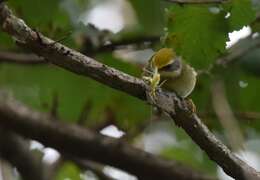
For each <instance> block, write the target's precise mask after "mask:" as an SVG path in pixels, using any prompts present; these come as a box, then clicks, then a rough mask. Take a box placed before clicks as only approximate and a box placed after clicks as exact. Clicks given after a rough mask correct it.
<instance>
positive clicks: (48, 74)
mask: <svg viewBox="0 0 260 180" xmlns="http://www.w3.org/2000/svg"><path fill="white" fill-rule="evenodd" d="M8 4H9V5H10V7H11V8H12V9H13V10H14V11H15V13H16V14H17V15H18V16H19V17H21V18H23V19H24V20H25V21H26V22H27V23H28V24H29V25H30V26H31V27H34V28H35V29H38V30H39V31H41V32H43V33H44V34H45V35H47V36H49V37H51V38H53V39H56V40H59V39H61V38H62V37H64V36H66V39H65V40H63V41H62V43H64V44H66V45H67V46H69V47H72V48H74V49H77V50H79V51H82V52H84V53H85V54H86V55H90V56H92V57H95V59H98V60H100V61H101V62H103V63H105V64H107V65H110V66H112V67H115V68H117V69H120V70H122V71H124V72H126V73H129V74H131V75H134V76H137V77H140V74H141V65H142V64H144V63H145V62H146V61H147V60H148V59H149V57H150V56H151V53H152V50H157V49H159V48H160V47H162V46H168V47H172V48H174V49H175V50H176V52H177V53H178V54H179V55H181V56H182V57H184V59H185V60H186V61H187V62H188V63H190V64H191V65H192V66H194V67H195V68H196V70H198V71H199V70H205V69H207V68H208V67H209V66H210V65H212V64H214V62H215V61H216V59H217V58H218V57H220V56H222V55H224V54H225V53H227V46H226V42H227V41H229V36H228V35H229V33H230V32H233V31H237V30H240V29H241V28H243V27H244V26H247V29H250V33H251V34H254V36H258V32H259V31H260V28H259V27H260V21H259V20H258V21H257V20H255V18H256V16H257V15H258V14H259V13H260V3H259V1H257V0H253V1H250V0H234V1H229V2H228V3H224V4H206V5H194V4H192V5H178V4H173V3H168V2H166V1H163V0H149V1H147V0H141V1H140V0H128V1H120V0H74V1H71V0H46V1H44V2H43V1H40V0H34V1H32V0H23V1H15V0H10V1H8ZM102 8H103V9H102ZM99 9H101V10H102V11H103V13H104V11H107V12H111V11H115V10H117V11H116V12H117V13H118V15H117V16H113V15H112V14H110V16H109V15H107V16H106V17H101V19H99V18H98V17H99V15H98V13H100V12H101V11H100V10H99ZM98 10H99V11H98ZM90 17H92V20H93V19H94V22H91V23H93V24H94V25H96V27H97V28H94V27H93V26H92V25H89V24H87V23H88V21H90V20H91V18H90ZM104 22H110V27H108V28H110V29H108V31H107V30H105V29H104V27H105V25H104V24H105V23H104ZM120 23H121V24H120ZM102 24H103V26H102ZM112 31H114V32H112ZM143 37H146V38H147V39H152V38H154V37H156V38H158V39H159V38H161V42H158V41H156V42H153V43H146V44H141V45H140V44H139V45H136V44H132V45H131V46H123V47H120V48H118V49H117V50H115V51H101V50H100V49H101V48H100V47H102V46H103V45H104V44H106V43H107V42H111V43H117V42H127V41H129V40H133V41H135V40H138V39H141V38H143ZM250 43H251V42H250V41H244V42H243V43H240V46H241V47H244V46H248V45H249V44H250ZM0 50H1V51H15V52H21V51H22V50H21V49H19V48H17V47H16V46H15V43H14V41H13V40H12V39H11V38H10V37H8V36H7V35H5V34H3V33H2V32H0ZM259 57H260V49H258V48H256V49H254V50H252V51H250V52H248V53H247V54H246V55H244V56H243V57H241V58H238V59H236V60H235V63H232V64H231V65H229V66H227V67H226V68H223V67H219V68H216V69H215V70H214V71H213V72H210V75H208V74H202V75H200V76H199V77H198V84H197V86H196V89H195V90H194V92H193V94H192V95H191V98H192V99H193V101H194V102H195V104H196V106H197V109H198V113H199V114H201V115H203V120H204V122H205V123H206V124H207V125H208V126H209V127H210V129H211V130H212V131H213V132H214V133H215V134H216V135H217V136H218V137H219V138H220V139H222V140H223V141H224V142H225V143H226V144H227V145H230V146H231V144H232V143H230V142H229V140H230V139H229V138H228V136H229V135H228V133H227V132H229V131H233V129H227V126H225V121H224V124H223V122H221V121H219V117H218V115H217V114H216V109H215V107H214V106H213V104H214V102H213V101H214V98H212V97H213V96H214V95H215V94H212V93H213V92H214V93H216V91H214V90H212V89H214V87H215V86H214V83H215V82H216V80H218V81H220V82H221V83H222V85H223V91H224V92H225V93H226V96H225V98H226V100H227V102H228V104H229V105H230V107H231V110H232V112H233V113H234V115H235V123H236V124H237V125H238V129H239V131H238V133H239V134H240V135H241V136H242V137H243V142H240V145H241V147H242V146H243V147H244V149H242V148H234V150H236V152H237V153H239V154H248V153H249V154H250V156H254V157H255V158H258V159H259V162H260V154H259V153H260V151H259V145H258V144H259V140H258V139H259V130H260V123H259V122H260V121H259V120H260V104H259V100H258V99H259V94H258V92H259V91H260V81H259V72H260V71H259V70H260V61H259ZM10 72H11V73H10ZM0 86H1V88H4V89H8V90H9V91H10V92H12V94H13V95H14V96H15V97H17V98H18V99H19V100H21V101H23V102H25V103H26V104H28V105H30V106H31V107H33V108H35V109H38V110H41V111H44V112H51V110H52V107H53V102H54V101H55V99H56V100H57V102H58V106H57V108H58V109H57V114H56V115H57V116H58V117H60V118H61V119H64V120H66V122H68V123H78V121H79V119H80V117H81V115H82V112H84V111H86V107H88V110H89V113H88V116H86V117H84V119H83V120H84V121H83V125H84V126H87V127H89V128H92V129H94V130H96V131H101V133H108V134H109V135H112V136H113V135H115V134H116V132H123V133H125V135H126V137H128V138H127V140H128V141H129V142H132V143H134V144H136V145H137V146H139V147H141V148H143V149H145V150H147V151H151V152H153V153H157V154H160V155H161V156H164V157H166V158H169V159H175V160H178V161H181V162H183V163H185V164H187V165H190V166H192V167H193V168H195V169H199V170H201V171H205V172H207V173H210V174H212V175H214V176H220V175H219V169H218V167H217V166H216V164H215V163H213V162H212V161H210V160H209V159H208V158H207V157H206V156H205V154H204V153H203V152H201V150H200V149H199V148H198V147H197V146H196V144H194V143H193V142H192V141H191V140H190V138H189V137H188V136H187V135H186V134H184V132H183V131H182V130H180V129H178V128H176V127H175V126H174V124H173V122H172V121H170V120H169V119H167V118H166V117H160V118H159V119H158V118H156V117H155V111H154V110H153V109H152V108H151V107H149V106H148V105H146V104H144V103H143V102H141V101H139V100H137V99H135V98H132V97H130V96H128V95H126V94H124V93H121V92H118V91H115V90H113V89H110V88H108V87H106V86H104V85H101V84H99V83H97V82H95V81H93V80H90V79H87V78H85V77H80V76H77V75H74V74H72V73H70V72H67V71H64V70H62V69H60V68H57V67H54V66H52V65H17V64H8V63H1V64H0ZM217 93H218V92H217ZM241 114H250V115H252V114H253V115H252V116H250V117H248V116H242V115H241ZM81 120H82V119H81ZM111 125H113V126H111ZM115 127H117V128H118V129H116V128H115ZM103 128H108V129H105V130H104V129H103ZM113 128H114V129H113ZM111 129H112V130H111ZM119 130H121V131H119ZM158 140H159V141H160V143H158ZM231 148H232V147H231ZM191 149H192V152H193V153H191V152H190V151H191ZM38 150H39V149H38ZM41 153H43V154H45V155H46V151H45V150H44V148H42V149H41ZM245 158H246V159H250V158H249V157H248V156H246V155H245ZM259 162H258V165H257V164H256V165H255V166H257V167H258V168H260V167H259V166H260V164H259ZM110 171H112V170H110ZM83 174H85V175H86V174H87V175H88V176H89V173H88V172H87V173H86V172H85V171H84V170H82V169H79V168H78V167H76V166H75V165H74V164H72V163H69V162H68V163H64V165H63V166H61V168H59V172H58V173H57V176H56V179H65V178H70V179H73V180H74V179H75V180H76V179H82V175H83ZM112 175H113V173H112ZM118 178H119V179H122V176H120V177H118Z"/></svg>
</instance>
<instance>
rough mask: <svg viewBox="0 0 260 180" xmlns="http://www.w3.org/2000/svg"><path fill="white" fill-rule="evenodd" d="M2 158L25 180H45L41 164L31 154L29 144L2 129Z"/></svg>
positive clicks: (0, 138) (0, 136)
mask: <svg viewBox="0 0 260 180" xmlns="http://www.w3.org/2000/svg"><path fill="white" fill-rule="evenodd" d="M0 157H2V158H3V159H5V160H6V161H8V162H10V163H11V164H12V165H13V166H15V167H16V168H17V169H18V171H19V172H20V174H21V176H22V178H23V179H24V180H35V179H39V180H44V179H45V178H44V177H43V171H42V170H43V169H42V165H41V162H40V161H39V160H38V159H36V158H35V157H34V156H33V154H32V153H31V152H30V150H29V147H28V145H27V142H25V140H23V139H22V138H21V137H19V136H18V135H16V134H14V133H12V132H10V131H8V130H5V129H4V128H2V127H0Z"/></svg>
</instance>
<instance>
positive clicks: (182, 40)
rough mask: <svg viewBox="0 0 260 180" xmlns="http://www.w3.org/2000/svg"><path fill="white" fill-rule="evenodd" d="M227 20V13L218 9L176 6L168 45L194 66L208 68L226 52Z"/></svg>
mask: <svg viewBox="0 0 260 180" xmlns="http://www.w3.org/2000/svg"><path fill="white" fill-rule="evenodd" d="M224 17H225V13H224V11H222V10H221V9H220V8H219V7H215V6H209V5H203V6H196V5H187V6H180V5H174V6H172V7H171V8H170V9H169V13H168V35H167V37H166V44H167V46H170V47H172V48H174V49H175V50H176V52H177V54H179V55H181V56H182V57H184V59H185V60H186V61H188V62H189V63H191V64H192V65H193V66H194V67H197V68H202V67H206V66H207V65H209V64H211V63H212V62H213V60H215V58H216V57H218V56H219V55H220V54H221V53H222V52H223V51H224V50H225V45H226V41H227V40H228V28H227V20H226V19H225V18H224Z"/></svg>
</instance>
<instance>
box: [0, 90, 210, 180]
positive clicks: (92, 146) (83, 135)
mask: <svg viewBox="0 0 260 180" xmlns="http://www.w3.org/2000/svg"><path fill="white" fill-rule="evenodd" d="M0 119H1V120H0V123H1V125H2V126H4V127H5V128H9V129H12V130H13V131H15V132H17V133H19V134H21V135H23V136H25V137H27V138H30V139H35V140H38V141H39V142H41V143H43V144H44V145H45V146H49V147H52V148H55V149H57V150H58V151H60V152H61V153H62V154H67V155H69V156H72V157H75V158H80V159H90V160H93V161H97V162H100V163H103V164H108V165H111V166H114V167H118V168H121V169H123V170H126V171H127V172H130V173H132V174H134V175H136V176H137V177H139V178H140V179H159V178H162V179H166V180H167V179H169V180H170V179H180V180H188V179H196V180H198V179H211V178H209V177H206V176H203V175H202V174H201V173H196V172H194V171H193V170H191V169H188V168H186V167H183V166H182V165H180V164H179V163H176V162H174V161H168V160H164V159H161V158H159V157H157V156H154V155H152V154H149V153H146V152H144V151H142V150H139V149H137V148H133V147H132V146H129V145H128V144H126V143H125V142H123V141H121V140H118V139H114V138H110V137H106V136H103V135H100V134H96V133H94V132H92V131H91V130H88V129H85V128H81V127H79V126H74V125H66V124H61V123H60V122H61V121H58V120H54V118H53V117H50V115H48V114H43V113H38V112H35V111H33V110H31V109H29V108H27V107H26V106H24V105H22V104H20V103H18V102H17V101H15V100H14V99H12V98H10V97H8V96H7V95H6V94H5V93H3V92H2V93H1V95H0Z"/></svg>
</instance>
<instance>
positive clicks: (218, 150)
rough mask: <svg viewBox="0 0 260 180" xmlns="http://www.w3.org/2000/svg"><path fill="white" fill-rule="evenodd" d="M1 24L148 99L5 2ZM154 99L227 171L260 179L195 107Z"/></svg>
mask: <svg viewBox="0 0 260 180" xmlns="http://www.w3.org/2000/svg"><path fill="white" fill-rule="evenodd" d="M0 24H1V25H2V29H3V31H5V32H7V33H9V34H10V35H12V36H13V37H15V39H17V41H18V44H19V45H20V46H22V47H26V48H28V49H30V50H32V51H33V52H35V53H36V54H38V55H40V56H43V57H44V58H46V59H48V60H49V62H50V63H53V64H56V65H57V66H60V67H62V68H64V69H67V70H69V71H71V72H74V73H76V74H80V75H83V76H87V77H90V78H93V79H95V80H97V81H99V82H101V83H103V84H106V85H108V86H110V87H112V88H115V89H118V90H121V91H123V92H125V93H128V94H130V95H132V96H135V97H137V98H140V99H142V100H147V98H146V97H147V96H146V94H147V91H149V87H147V85H146V84H145V83H144V82H143V81H142V80H140V79H137V78H134V77H132V76H129V75H127V74H125V73H123V72H121V71H118V70H116V69H113V68H111V67H108V66H106V65H104V64H101V63H99V62H97V61H95V60H94V59H91V58H89V57H86V56H84V55H83V54H80V53H78V52H76V51H74V50H72V49H70V48H68V47H66V46H63V45H62V44H59V43H55V42H54V41H53V40H51V39H49V38H47V37H44V36H43V35H40V34H39V33H37V32H35V31H33V30H32V29H31V28H29V27H28V26H27V25H26V24H25V23H24V22H23V21H22V20H21V19H18V18H17V17H15V16H14V15H13V14H12V13H11V11H10V10H9V9H8V8H7V6H5V5H3V4H2V5H0ZM148 101H149V100H148ZM153 102H156V103H155V104H154V105H155V106H157V107H158V108H160V109H162V110H163V111H164V112H166V113H168V114H169V115H170V116H171V117H172V118H173V120H174V121H175V123H176V124H177V125H178V126H180V127H182V128H183V129H184V130H185V131H186V132H187V134H189V135H190V137H191V138H192V139H193V140H194V141H195V142H196V143H197V144H198V145H199V146H200V148H201V149H203V150H204V151H205V152H206V153H207V154H208V156H209V157H210V158H211V159H212V160H214V161H215V162H216V163H218V164H219V165H220V166H221V167H222V168H223V169H224V171H225V172H226V173H227V174H229V175H230V176H232V177H234V178H235V179H246V178H248V177H250V178H254V179H256V178H258V179H260V175H259V174H258V173H257V172H256V170H254V169H253V168H251V167H250V166H248V165H247V164H246V163H244V162H243V161H242V160H240V159H239V158H237V157H236V156H235V155H234V154H233V153H232V152H231V151H230V150H229V149H228V148H227V147H226V146H225V145H224V144H222V143H221V142H220V141H219V140H217V139H216V137H215V136H214V135H213V134H212V133H211V132H210V131H209V130H208V128H207V127H206V126H205V125H204V124H203V123H202V121H201V120H200V119H199V117H198V116H197V115H196V114H195V113H193V112H192V110H191V109H192V107H190V106H188V105H187V103H186V101H183V100H180V99H179V98H178V97H177V96H176V95H175V94H173V93H166V92H162V91H160V90H158V92H157V96H156V98H155V100H154V101H153ZM36 129H37V128H36ZM67 132H71V131H67ZM45 133H47V132H45ZM119 161H121V159H119ZM151 172H152V171H150V173H151Z"/></svg>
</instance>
